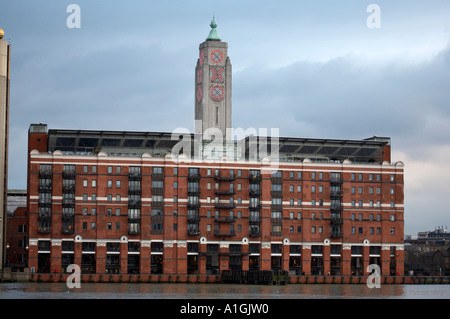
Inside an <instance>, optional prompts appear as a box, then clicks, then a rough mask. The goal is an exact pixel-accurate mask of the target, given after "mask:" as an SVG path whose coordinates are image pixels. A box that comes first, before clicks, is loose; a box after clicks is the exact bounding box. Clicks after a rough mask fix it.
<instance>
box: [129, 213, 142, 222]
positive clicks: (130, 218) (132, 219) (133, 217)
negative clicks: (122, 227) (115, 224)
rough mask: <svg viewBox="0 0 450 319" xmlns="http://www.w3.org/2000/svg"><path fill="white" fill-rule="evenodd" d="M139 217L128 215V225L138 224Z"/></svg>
mask: <svg viewBox="0 0 450 319" xmlns="http://www.w3.org/2000/svg"><path fill="white" fill-rule="evenodd" d="M140 222H141V216H140V215H128V223H140Z"/></svg>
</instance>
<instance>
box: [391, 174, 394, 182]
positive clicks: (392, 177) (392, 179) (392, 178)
mask: <svg viewBox="0 0 450 319" xmlns="http://www.w3.org/2000/svg"><path fill="white" fill-rule="evenodd" d="M391 182H395V175H394V174H391Z"/></svg>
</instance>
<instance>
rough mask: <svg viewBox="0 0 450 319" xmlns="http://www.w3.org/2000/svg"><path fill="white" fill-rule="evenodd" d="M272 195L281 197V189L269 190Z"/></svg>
mask: <svg viewBox="0 0 450 319" xmlns="http://www.w3.org/2000/svg"><path fill="white" fill-rule="evenodd" d="M270 195H271V196H272V197H283V191H270Z"/></svg>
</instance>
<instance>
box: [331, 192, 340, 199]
mask: <svg viewBox="0 0 450 319" xmlns="http://www.w3.org/2000/svg"><path fill="white" fill-rule="evenodd" d="M342 195H343V194H342V192H341V191H335V192H333V191H332V192H331V193H330V197H331V198H336V199H339V198H341V197H342Z"/></svg>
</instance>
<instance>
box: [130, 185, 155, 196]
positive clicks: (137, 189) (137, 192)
mask: <svg viewBox="0 0 450 319" xmlns="http://www.w3.org/2000/svg"><path fill="white" fill-rule="evenodd" d="M141 193H142V188H141V187H140V186H131V187H128V194H130V195H140V194H141ZM152 194H153V189H152Z"/></svg>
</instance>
